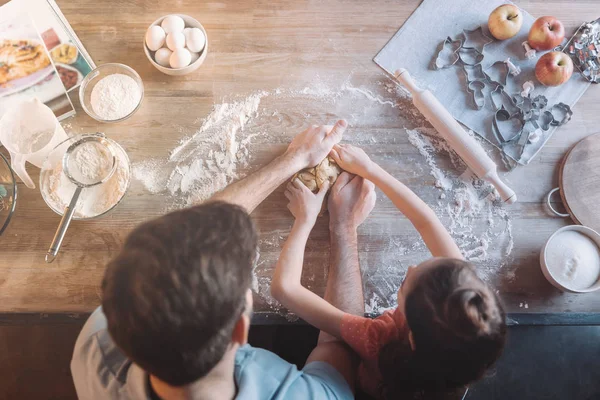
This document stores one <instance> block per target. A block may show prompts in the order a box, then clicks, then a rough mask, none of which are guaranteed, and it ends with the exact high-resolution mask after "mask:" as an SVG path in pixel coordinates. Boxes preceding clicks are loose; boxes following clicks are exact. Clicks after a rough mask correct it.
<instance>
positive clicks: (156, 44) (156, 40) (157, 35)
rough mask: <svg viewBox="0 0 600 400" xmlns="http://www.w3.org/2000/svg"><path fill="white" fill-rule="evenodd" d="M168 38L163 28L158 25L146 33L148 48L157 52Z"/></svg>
mask: <svg viewBox="0 0 600 400" xmlns="http://www.w3.org/2000/svg"><path fill="white" fill-rule="evenodd" d="M166 36H167V34H166V33H165V31H164V30H163V28H161V27H160V26H158V25H154V26H151V27H150V28H148V30H147V31H146V46H148V48H149V49H150V50H151V51H156V50H158V49H160V48H161V47H162V46H163V44H165V37H166Z"/></svg>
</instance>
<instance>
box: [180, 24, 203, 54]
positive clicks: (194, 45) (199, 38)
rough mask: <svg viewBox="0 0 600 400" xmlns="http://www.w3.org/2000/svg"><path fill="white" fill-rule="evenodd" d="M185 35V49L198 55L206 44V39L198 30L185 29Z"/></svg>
mask: <svg viewBox="0 0 600 400" xmlns="http://www.w3.org/2000/svg"><path fill="white" fill-rule="evenodd" d="M183 34H184V35H185V47H187V48H188V49H189V50H190V51H191V52H194V53H199V52H201V51H202V49H203V48H204V45H205V44H206V37H205V36H204V33H203V32H202V30H200V29H198V28H191V29H188V28H186V29H185V30H184V31H183Z"/></svg>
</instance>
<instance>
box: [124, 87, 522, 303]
mask: <svg viewBox="0 0 600 400" xmlns="http://www.w3.org/2000/svg"><path fill="white" fill-rule="evenodd" d="M378 84H379V86H380V87H379V88H377V87H375V88H374V87H373V86H372V85H371V86H369V87H364V86H360V85H359V86H354V85H352V84H350V82H349V79H348V80H346V81H344V82H341V83H340V84H337V85H335V84H334V85H332V84H326V83H323V81H321V80H320V79H316V80H314V82H312V83H311V85H310V86H306V87H300V88H277V89H274V90H271V91H260V92H256V93H252V94H250V95H248V96H247V97H245V98H241V99H239V98H236V99H234V100H231V101H225V102H223V103H221V104H216V105H215V106H214V108H213V110H212V111H211V113H210V114H209V115H208V116H206V118H204V119H203V120H202V121H201V123H200V126H199V128H198V129H197V130H196V132H195V133H193V134H192V135H191V136H189V137H186V138H184V139H183V140H182V141H181V142H180V143H179V145H178V146H176V147H175V148H173V149H172V150H171V151H170V152H169V154H168V155H167V156H166V157H165V158H162V159H159V158H157V159H146V160H141V161H140V162H137V163H134V165H133V174H134V178H135V179H136V180H138V181H141V183H142V184H143V185H144V187H145V188H146V190H147V191H148V192H150V193H162V194H164V195H166V196H167V197H168V198H171V199H173V204H172V206H170V208H173V207H176V208H179V207H185V206H188V205H191V204H195V203H198V202H201V201H203V200H205V199H207V198H209V197H210V196H211V195H212V194H214V193H215V192H217V191H219V190H221V189H222V188H224V187H225V186H227V185H228V184H229V183H231V182H232V181H233V180H235V179H238V178H243V177H244V176H245V174H246V173H248V168H247V167H248V166H249V164H250V160H251V158H252V155H253V154H254V153H255V152H256V150H257V149H258V148H259V147H260V146H262V145H264V139H267V140H268V142H269V143H279V144H283V143H287V142H289V140H290V139H291V137H292V135H293V134H296V133H297V132H298V130H299V128H300V127H301V126H302V123H304V122H306V121H312V122H313V123H331V122H332V121H334V120H335V119H338V118H346V119H347V120H348V121H349V124H350V126H353V125H354V124H357V125H362V126H369V127H378V126H379V124H381V125H382V126H383V124H384V123H383V122H382V121H385V120H386V118H387V119H388V122H386V124H387V125H389V120H392V119H393V121H396V122H397V123H399V126H402V125H403V123H402V121H403V120H404V121H407V126H411V127H414V126H416V127H418V128H414V129H408V130H407V135H408V139H409V141H410V143H411V144H412V145H413V146H414V147H415V148H416V149H417V150H418V152H419V154H420V155H421V156H422V157H423V158H424V163H423V162H422V160H414V162H415V163H416V165H417V166H418V167H423V166H425V167H427V168H428V169H429V170H430V173H431V175H432V176H433V177H434V184H433V186H432V187H431V188H430V189H427V190H428V191H429V192H432V191H438V190H439V191H440V192H439V194H435V193H433V194H434V197H433V198H435V199H437V204H436V202H435V201H434V203H433V204H431V202H430V205H431V206H432V207H433V208H434V210H435V211H436V212H437V214H438V215H439V216H440V217H441V219H442V220H443V221H444V222H445V223H446V226H447V227H448V228H449V229H450V231H451V234H452V236H453V237H454V238H455V240H456V241H457V243H458V244H459V246H460V248H461V250H462V251H463V253H464V254H465V256H466V257H467V258H469V259H470V260H471V261H473V262H476V263H477V265H478V267H479V268H480V269H479V271H480V276H482V277H483V278H484V279H486V280H490V279H492V278H493V277H494V275H495V273H496V272H497V271H499V269H500V268H502V266H503V265H504V262H505V261H504V259H505V257H506V256H508V255H510V253H511V251H512V246H513V244H512V223H511V221H510V218H509V216H508V214H507V213H506V211H505V210H504V209H503V208H502V207H501V205H500V202H499V200H498V199H497V196H496V195H495V194H494V193H493V192H492V191H491V190H490V188H489V186H488V185H487V184H485V183H483V182H482V181H480V180H478V179H477V178H475V177H473V176H472V175H471V174H470V173H468V172H466V173H464V174H462V175H461V173H462V172H463V171H465V170H466V166H465V165H464V163H463V162H462V160H461V159H460V157H459V156H458V155H457V154H456V153H455V152H454V151H452V150H451V149H450V148H449V147H448V145H447V144H446V142H444V141H443V140H442V139H440V138H439V137H438V136H437V133H436V131H435V130H434V129H433V128H431V127H426V126H423V125H424V124H425V120H424V118H423V117H422V115H421V114H420V113H419V112H418V110H416V108H415V107H414V106H413V105H412V103H411V101H410V97H409V95H408V93H407V92H406V91H405V90H404V89H402V88H401V87H400V86H397V85H395V84H394V83H393V82H391V81H390V80H389V79H387V80H386V81H383V82H379V83H378ZM382 93H383V94H382ZM386 93H387V94H389V96H388V95H386ZM302 100H308V101H302ZM287 102H289V104H298V103H302V104H309V107H305V108H303V109H301V110H297V109H296V108H294V109H288V107H286V105H287ZM310 105H313V106H314V107H313V109H310ZM323 105H326V109H327V113H326V115H325V119H323V111H322V110H323ZM290 107H293V106H290ZM319 107H320V108H319ZM399 117H400V118H399ZM298 120H300V121H301V122H300V124H298ZM273 126H276V127H277V129H278V132H277V134H276V135H275V134H274V135H270V134H269V132H268V128H269V127H273ZM265 127H266V128H265ZM288 128H289V131H288ZM385 134H388V135H391V136H389V137H388V138H392V140H393V142H396V141H398V143H400V142H401V140H402V135H403V134H404V133H403V131H402V130H401V129H397V130H394V131H393V132H391V133H387V132H386V130H385V128H384V129H382V130H381V135H385ZM258 138H262V139H263V140H262V141H261V142H262V144H261V143H255V140H256V139H258ZM345 140H347V141H349V142H351V143H355V144H357V145H360V146H363V145H369V144H375V143H378V140H379V136H378V135H365V134H362V133H360V132H357V130H349V133H348V135H347V136H346V138H345ZM388 140H389V139H388ZM379 157H382V158H383V159H384V160H385V159H390V160H394V162H398V161H397V158H396V157H395V156H393V155H391V156H390V155H380V156H379ZM382 158H380V160H381V159H382ZM445 164H447V165H445ZM411 165H412V164H411ZM379 201H382V199H378V202H379ZM403 223H405V225H402V227H403V228H402V233H401V234H400V235H399V234H398V220H392V219H390V221H389V222H387V221H386V223H383V224H382V223H379V224H377V227H378V228H377V230H374V231H372V232H371V231H368V229H369V224H365V226H366V227H365V228H364V229H365V230H366V231H364V232H363V235H365V236H370V237H374V238H375V239H374V241H377V242H378V244H377V245H373V246H374V247H371V245H370V244H368V243H364V245H363V246H364V248H361V250H360V253H359V257H360V263H361V268H362V270H363V283H364V286H365V299H366V311H367V312H370V313H377V314H379V313H381V312H383V311H384V310H386V309H389V308H392V307H394V306H395V304H396V293H397V291H398V287H399V286H400V284H401V282H402V279H403V277H404V274H405V272H406V268H407V267H408V266H409V265H416V264H418V263H420V262H421V261H423V260H424V259H426V257H428V256H429V253H428V250H427V248H426V247H425V245H424V243H423V242H422V240H418V239H417V236H418V235H417V234H416V232H415V231H414V230H412V227H411V225H410V224H409V223H408V222H407V221H404V222H403ZM382 225H383V228H382ZM285 233H287V232H285ZM377 237H378V238H379V239H377ZM284 240H285V237H284V234H283V233H282V232H272V233H268V234H267V233H263V234H261V241H260V248H261V255H260V260H259V261H258V263H257V265H256V267H255V268H254V271H253V282H252V288H253V290H254V292H256V293H257V294H258V295H259V297H260V299H261V301H262V302H263V304H266V305H267V306H268V307H270V308H272V309H273V310H276V311H277V310H280V309H281V306H280V305H279V304H278V303H277V301H275V300H274V299H273V298H272V297H271V295H270V283H271V274H272V268H273V267H274V265H275V263H276V261H277V257H278V254H279V249H280V248H281V246H282V245H283V242H284ZM381 246H383V247H381ZM497 249H502V251H500V252H499V251H498V250H497Z"/></svg>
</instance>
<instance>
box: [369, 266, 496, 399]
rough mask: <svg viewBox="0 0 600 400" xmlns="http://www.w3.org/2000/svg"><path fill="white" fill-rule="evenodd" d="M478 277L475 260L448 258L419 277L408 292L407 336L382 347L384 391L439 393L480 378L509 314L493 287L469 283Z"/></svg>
mask: <svg viewBox="0 0 600 400" xmlns="http://www.w3.org/2000/svg"><path fill="white" fill-rule="evenodd" d="M466 278H469V279H479V278H478V277H477V276H476V273H475V269H474V267H473V265H472V264H470V263H468V262H465V261H462V260H455V259H450V258H448V259H445V260H443V261H442V263H441V264H440V265H438V266H436V267H435V268H433V269H432V270H431V271H429V272H428V273H426V274H424V275H423V276H420V277H419V278H417V279H418V280H417V282H416V283H415V287H413V289H412V290H411V292H410V293H409V294H408V295H407V296H406V303H405V313H406V321H407V323H408V326H409V328H410V330H411V332H412V335H413V341H414V345H415V349H414V350H412V349H411V346H410V343H409V342H408V340H404V341H394V342H391V343H388V344H387V345H385V346H384V347H383V348H382V350H381V351H380V355H379V368H380V371H381V374H382V376H383V381H384V384H383V388H382V392H383V393H382V394H383V397H385V398H387V399H399V398H402V399H420V398H431V397H437V396H438V395H440V394H443V393H448V392H450V391H453V389H456V388H460V387H462V386H464V385H467V384H469V383H471V382H473V381H476V380H478V379H480V378H481V377H482V376H483V374H484V372H485V371H486V370H487V369H488V368H489V367H490V366H491V365H493V363H494V362H495V361H496V360H497V359H498V357H500V355H501V354H502V350H503V348H504V343H505V340H506V322H505V314H504V310H503V308H502V304H501V303H500V299H499V298H498V296H497V295H496V294H495V293H494V291H493V290H491V289H490V288H488V287H486V286H485V285H483V284H482V285H481V289H476V288H474V287H469V286H468V285H464V283H463V282H465V281H468V279H466Z"/></svg>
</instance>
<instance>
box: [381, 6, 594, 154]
mask: <svg viewBox="0 0 600 400" xmlns="http://www.w3.org/2000/svg"><path fill="white" fill-rule="evenodd" d="M506 3H510V2H508V1H506V0H488V1H485V2H483V1H477V0H445V1H438V0H424V1H423V2H422V3H421V5H420V6H419V7H418V8H417V9H416V10H415V12H414V13H413V14H412V15H411V16H410V18H409V19H408V20H407V21H406V22H405V23H404V25H403V26H402V27H401V28H400V29H399V30H398V32H396V34H395V35H394V36H393V37H392V39H391V40H390V41H389V42H388V43H387V44H386V45H385V47H384V48H383V49H382V50H381V51H380V52H379V53H378V54H377V55H376V56H375V58H374V61H375V63H377V64H378V65H379V66H380V67H381V68H383V69H384V70H385V71H386V72H388V73H390V74H393V73H394V72H395V71H396V70H398V69H399V68H406V69H407V70H408V71H409V72H410V74H411V75H412V76H413V77H414V79H415V80H416V81H417V82H418V83H419V84H420V85H421V86H422V87H424V88H425V87H426V88H428V89H429V90H430V91H431V92H433V93H434V94H435V96H436V97H437V98H438V99H439V100H440V102H441V103H442V104H443V105H444V106H445V107H446V108H447V109H448V110H449V111H450V113H451V114H452V116H454V118H456V119H457V120H458V121H460V122H461V123H463V124H464V125H466V126H467V127H468V128H469V129H471V130H473V131H474V132H476V133H478V134H479V135H480V136H482V137H483V138H485V139H486V140H488V141H489V142H490V143H492V144H493V145H495V146H497V145H498V142H497V140H496V139H495V137H494V134H493V132H492V121H493V116H494V110H493V108H492V104H491V103H492V102H491V100H490V98H489V92H490V90H491V88H490V87H489V85H486V93H485V94H486V102H485V103H486V104H485V106H484V108H482V109H481V110H476V109H475V108H474V106H473V105H472V99H471V98H470V94H469V93H468V92H467V90H466V83H465V75H464V71H463V68H462V65H460V64H459V63H457V64H456V65H454V66H452V67H450V68H447V69H442V70H435V69H433V67H432V65H433V62H434V61H435V57H436V55H437V51H438V50H439V48H440V44H441V43H442V41H443V40H444V39H445V38H446V37H448V36H450V37H451V38H453V39H457V38H461V37H462V31H463V29H466V30H471V29H475V28H477V27H478V26H480V25H482V26H483V28H484V32H485V33H486V35H488V36H490V37H492V36H491V35H490V34H489V31H488V29H487V20H488V17H489V15H490V13H491V12H492V11H493V10H494V9H495V8H496V7H498V6H500V5H502V4H506ZM521 10H522V9H521ZM522 11H523V27H522V28H521V31H520V32H519V33H518V34H517V35H516V36H515V37H513V38H511V39H508V40H505V41H498V40H494V42H492V43H490V44H489V45H487V46H486V47H485V52H484V56H485V58H484V59H483V61H482V66H483V68H484V70H485V69H486V68H487V67H489V66H490V65H492V64H493V63H494V62H496V61H504V60H505V59H506V58H507V57H510V58H511V61H512V62H513V63H514V64H516V65H518V66H519V67H521V69H522V72H521V73H520V74H519V75H518V76H517V77H515V78H514V79H513V82H512V84H511V85H510V87H509V89H510V88H511V87H512V88H513V91H514V90H516V89H518V88H520V87H521V86H522V84H523V83H524V82H526V81H529V80H531V81H533V82H535V84H536V88H535V90H534V91H533V96H537V95H538V94H543V95H544V96H546V97H547V98H548V104H549V105H552V104H556V103H559V102H563V103H565V104H568V105H569V106H570V107H571V108H574V105H575V103H576V102H577V101H578V100H579V98H580V97H581V96H582V95H583V93H584V92H585V90H586V89H587V88H588V86H589V85H590V84H589V82H587V81H586V80H585V79H583V77H581V75H580V74H579V73H578V72H577V71H576V72H575V73H574V74H573V77H572V78H571V79H570V80H569V81H568V82H567V83H565V84H563V85H561V86H559V87H553V88H546V87H543V86H542V85H541V84H540V83H539V82H538V81H537V79H536V78H535V73H534V68H535V63H536V62H537V60H538V59H539V56H540V55H541V53H540V52H538V57H536V58H535V59H534V60H526V59H525V54H524V50H523V47H522V45H521V43H523V42H524V41H526V40H527V34H528V33H529V29H530V28H531V25H532V24H533V22H534V21H535V18H534V17H533V16H531V15H530V14H529V13H527V12H526V11H524V10H522ZM571 33H572V32H568V34H569V35H570V34H571ZM574 112H575V113H576V112H577V110H576V109H575V110H574ZM566 126H568V125H566ZM556 129H557V127H550V129H549V130H548V131H547V132H545V133H544V134H543V136H542V138H541V140H540V141H538V142H537V143H535V144H529V145H527V146H526V147H525V150H524V152H523V155H522V157H521V158H520V163H521V164H528V163H529V162H530V161H531V160H532V159H533V158H534V157H535V156H536V154H537V153H538V152H539V151H540V150H541V148H542V147H543V146H544V144H545V143H546V142H547V141H548V139H550V137H551V136H552V134H553V133H554V132H555V131H556ZM565 129H567V128H565V127H563V128H561V130H562V131H564V130H565ZM559 132H560V131H559ZM507 155H508V156H510V157H511V158H513V159H515V160H517V159H519V154H517V152H516V149H514V148H513V149H508V150H507Z"/></svg>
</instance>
